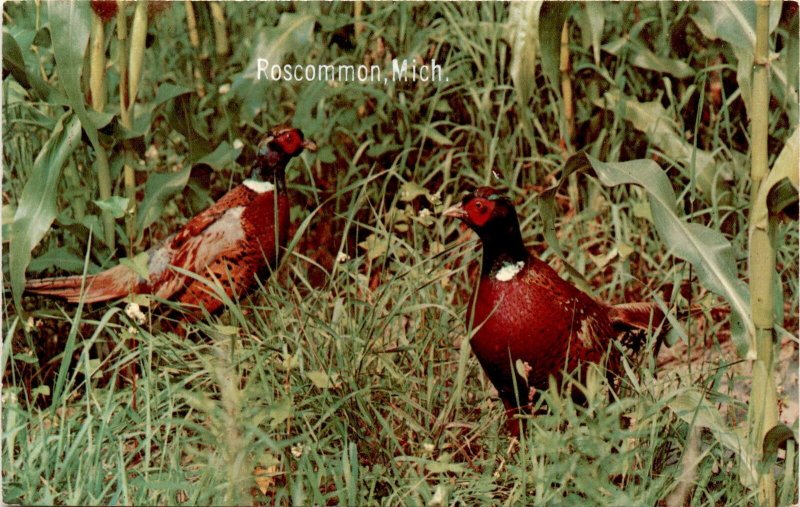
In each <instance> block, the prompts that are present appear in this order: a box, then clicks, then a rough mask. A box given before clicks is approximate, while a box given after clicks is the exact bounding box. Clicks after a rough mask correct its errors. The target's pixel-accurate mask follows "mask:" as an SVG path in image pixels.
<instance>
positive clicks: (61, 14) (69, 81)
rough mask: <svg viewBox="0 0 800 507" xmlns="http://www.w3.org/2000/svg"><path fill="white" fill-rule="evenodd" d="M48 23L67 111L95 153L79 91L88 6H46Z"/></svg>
mask: <svg viewBox="0 0 800 507" xmlns="http://www.w3.org/2000/svg"><path fill="white" fill-rule="evenodd" d="M46 5H47V14H48V17H49V19H50V35H51V38H52V40H54V41H58V43H56V44H53V53H54V54H55V58H56V67H57V68H58V76H59V79H60V81H61V84H62V86H63V87H64V91H65V92H66V93H67V100H68V102H69V105H70V107H72V109H73V110H74V111H75V114H77V115H78V118H79V119H80V121H81V126H82V127H83V130H85V131H86V135H87V136H88V137H89V140H90V141H91V142H92V146H94V147H95V149H97V148H99V147H100V141H99V139H98V137H97V126H96V125H95V123H94V122H93V121H92V117H91V116H89V114H88V113H87V111H86V105H85V103H84V97H83V92H82V91H81V70H82V69H83V58H84V55H85V53H86V48H87V46H88V44H89V25H90V20H91V11H90V7H89V2H47V4H46Z"/></svg>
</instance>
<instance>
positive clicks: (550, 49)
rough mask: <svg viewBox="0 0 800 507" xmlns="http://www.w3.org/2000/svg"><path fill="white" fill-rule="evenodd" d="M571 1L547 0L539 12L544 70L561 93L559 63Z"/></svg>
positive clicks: (540, 49) (551, 84)
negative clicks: (562, 31)
mask: <svg viewBox="0 0 800 507" xmlns="http://www.w3.org/2000/svg"><path fill="white" fill-rule="evenodd" d="M573 5H574V4H572V3H571V2H545V3H544V5H542V10H541V12H540V14H539V51H540V52H541V54H542V71H544V75H545V76H547V79H548V81H549V82H550V86H552V87H553V88H555V89H556V90H557V91H558V93H559V95H560V94H561V86H560V85H559V83H561V79H560V78H559V76H560V72H561V71H560V70H559V63H560V61H561V28H562V27H563V26H564V22H565V21H566V20H567V17H568V16H569V11H570V9H572V6H573Z"/></svg>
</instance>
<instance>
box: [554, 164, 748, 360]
mask: <svg viewBox="0 0 800 507" xmlns="http://www.w3.org/2000/svg"><path fill="white" fill-rule="evenodd" d="M587 170H593V171H594V172H595V174H596V175H597V177H598V179H599V180H600V182H601V183H603V185H606V186H617V185H625V184H633V185H636V186H639V187H641V188H643V189H644V190H645V191H646V192H647V194H648V200H649V203H650V213H651V215H652V220H653V224H654V225H655V227H656V230H657V231H658V234H659V236H660V237H661V240H662V242H663V243H664V244H665V245H668V246H669V247H670V249H671V250H670V253H672V254H673V255H675V256H677V257H679V258H681V259H683V260H685V261H687V262H689V263H690V264H692V266H694V268H695V270H696V272H697V276H698V278H699V279H700V282H701V283H702V284H703V285H704V286H705V287H706V288H708V289H709V290H711V291H713V292H714V293H716V294H718V295H720V296H722V297H724V298H725V299H726V300H727V301H728V303H729V304H730V305H731V310H732V321H733V323H736V325H734V324H733V323H732V325H731V335H732V336H733V339H734V342H735V343H736V346H737V349H738V351H739V354H740V355H741V356H742V357H745V358H748V359H751V358H753V356H754V354H755V348H754V347H755V345H754V342H753V340H754V339H755V328H754V325H753V321H752V319H751V317H750V295H749V292H748V290H747V286H746V285H745V284H744V283H743V282H742V281H741V280H739V278H738V277H737V274H736V258H735V256H734V252H733V248H732V246H731V244H730V242H729V241H728V240H727V239H725V237H724V236H723V235H722V234H720V233H719V232H717V231H715V230H713V229H710V228H708V227H705V226H702V225H699V224H694V223H690V222H687V221H686V220H684V219H683V217H681V216H680V215H678V212H677V208H676V205H675V203H676V199H675V193H674V192H673V190H672V186H671V185H670V183H669V179H668V178H667V176H666V174H665V173H664V171H663V170H661V168H660V167H659V166H658V164H656V163H655V162H654V161H652V160H633V161H630V162H617V163H605V162H601V161H599V160H596V159H594V158H592V157H590V156H588V155H586V154H585V153H577V154H575V155H573V156H572V157H570V158H569V159H568V160H567V162H566V163H565V165H564V170H563V171H562V174H561V178H560V179H559V182H558V183H557V184H556V185H554V186H553V187H551V188H549V189H547V190H545V191H544V192H543V193H542V195H541V196H540V212H541V213H542V217H543V219H544V221H545V226H544V234H545V239H547V240H548V242H549V243H550V245H551V247H553V248H554V249H557V248H558V243H557V240H554V239H553V238H554V236H555V232H554V231H555V229H554V223H555V204H554V199H555V193H556V192H557V190H558V188H560V186H561V185H562V184H563V183H564V182H565V181H566V179H567V177H568V176H569V174H571V173H573V172H579V171H587ZM557 251H558V250H557Z"/></svg>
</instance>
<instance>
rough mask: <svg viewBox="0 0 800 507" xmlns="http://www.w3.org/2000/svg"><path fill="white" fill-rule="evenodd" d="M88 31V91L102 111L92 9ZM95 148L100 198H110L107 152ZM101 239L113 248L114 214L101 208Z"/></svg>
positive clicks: (100, 44)
mask: <svg viewBox="0 0 800 507" xmlns="http://www.w3.org/2000/svg"><path fill="white" fill-rule="evenodd" d="M91 12H92V13H91V16H92V21H91V23H92V28H91V33H90V40H91V49H90V54H89V91H90V92H91V95H92V109H94V110H95V111H98V112H102V111H103V109H105V106H106V80H105V73H106V48H105V30H104V28H103V20H102V19H100V16H98V14H97V13H96V12H94V11H93V10H92V11H91ZM95 148H96V152H97V153H96V157H95V169H96V171H97V188H98V191H99V193H100V199H101V200H104V201H105V200H106V199H109V198H111V169H110V167H109V164H108V153H106V150H105V148H104V147H103V146H100V145H99V144H98V145H97V146H96V147H95ZM101 216H102V219H103V240H104V241H105V243H106V245H108V247H109V248H114V227H115V223H114V216H113V215H112V214H111V212H109V211H107V210H103V211H102V212H101Z"/></svg>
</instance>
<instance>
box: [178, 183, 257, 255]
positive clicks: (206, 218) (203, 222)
mask: <svg viewBox="0 0 800 507" xmlns="http://www.w3.org/2000/svg"><path fill="white" fill-rule="evenodd" d="M256 195H257V194H256V193H255V192H253V191H252V190H250V189H249V188H247V187H246V186H244V185H239V186H238V187H236V188H234V189H233V190H231V191H230V192H228V193H227V194H225V195H224V196H222V198H221V199H220V200H219V201H217V202H216V203H214V204H213V205H212V206H211V207H210V208H208V209H206V210H204V211H202V212H200V213H198V214H197V215H195V216H194V217H192V219H191V220H189V221H188V222H186V225H184V226H183V228H182V229H181V230H180V231H178V233H177V234H175V236H174V237H173V239H172V243H171V245H170V246H171V247H172V248H175V249H177V248H179V247H180V246H181V244H182V243H183V242H185V241H186V240H187V239H189V238H193V237H197V236H199V235H200V233H201V232H203V231H204V230H205V229H206V228H207V227H208V226H210V225H211V224H213V223H214V222H216V221H217V220H218V219H219V217H220V216H222V215H223V214H224V213H225V212H226V211H227V210H229V209H231V208H235V207H239V206H247V205H248V204H250V203H251V202H252V201H253V199H254V198H255V197H256Z"/></svg>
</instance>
